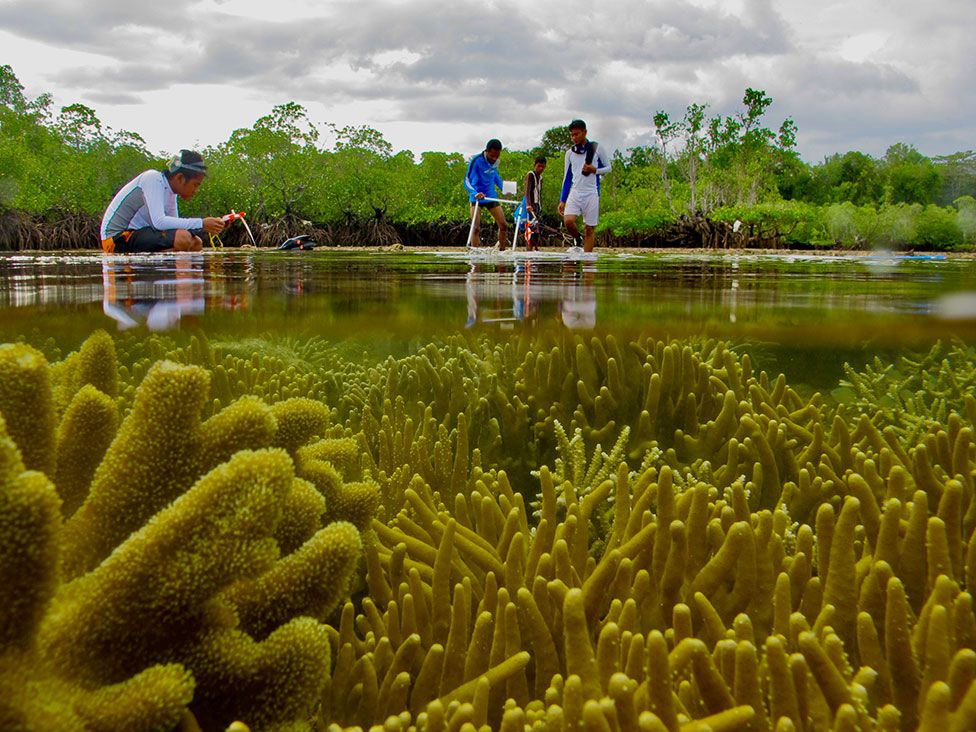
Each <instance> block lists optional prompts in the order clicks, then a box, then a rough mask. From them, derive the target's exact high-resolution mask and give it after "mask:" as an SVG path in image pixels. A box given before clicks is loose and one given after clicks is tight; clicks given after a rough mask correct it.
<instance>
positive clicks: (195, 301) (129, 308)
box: [102, 254, 206, 331]
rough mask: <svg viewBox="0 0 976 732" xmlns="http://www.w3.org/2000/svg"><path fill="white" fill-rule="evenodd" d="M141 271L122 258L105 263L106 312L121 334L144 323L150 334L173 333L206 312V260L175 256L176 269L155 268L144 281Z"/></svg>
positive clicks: (103, 285)
mask: <svg viewBox="0 0 976 732" xmlns="http://www.w3.org/2000/svg"><path fill="white" fill-rule="evenodd" d="M137 270H138V267H137V265H135V264H134V263H133V262H131V261H127V260H125V259H122V258H116V257H105V258H104V259H103V260H102V293H103V294H102V312H104V313H105V314H106V315H107V316H108V317H110V318H111V319H112V320H114V321H115V322H116V323H117V324H118V328H119V330H128V329H130V328H135V327H136V326H138V325H139V324H140V323H144V324H145V325H146V327H147V328H149V330H152V331H162V330H171V329H172V328H174V327H176V326H177V325H178V324H179V322H180V320H181V319H182V318H183V316H184V315H199V314H201V313H203V312H204V310H205V309H206V300H205V298H204V282H205V280H204V272H203V257H202V256H200V255H193V254H181V255H174V259H173V261H172V267H161V268H153V269H152V270H150V273H151V274H154V275H156V276H155V277H149V278H147V277H141V276H139V274H140V273H139V272H138V271H137Z"/></svg>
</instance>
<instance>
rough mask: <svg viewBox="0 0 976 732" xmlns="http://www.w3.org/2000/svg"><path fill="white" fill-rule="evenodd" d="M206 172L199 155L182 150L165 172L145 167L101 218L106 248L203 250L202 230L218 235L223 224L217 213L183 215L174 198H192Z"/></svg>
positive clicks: (110, 250) (124, 251)
mask: <svg viewBox="0 0 976 732" xmlns="http://www.w3.org/2000/svg"><path fill="white" fill-rule="evenodd" d="M206 174H207V166H206V165H204V163H203V156H202V155H200V153H197V152H193V151H192V150H180V152H179V154H178V155H174V156H173V158H172V159H171V160H170V161H169V163H168V164H167V166H166V170H164V171H159V170H147V171H145V172H143V173H140V174H139V175H137V176H136V177H135V178H133V179H132V180H130V181H129V182H128V183H126V184H125V185H124V186H122V189H121V190H120V191H119V192H118V193H116V194H115V198H113V199H112V202H111V203H110V204H109V205H108V208H107V209H105V214H104V215H103V216H102V226H101V231H100V238H101V241H102V251H103V252H105V253H106V254H111V253H113V252H116V253H119V254H131V253H135V252H167V251H174V250H175V251H183V252H199V251H200V250H201V249H202V248H203V240H202V239H201V238H200V234H201V233H202V232H204V231H206V232H207V233H210V234H218V233H220V231H221V230H222V229H223V228H224V222H223V220H222V219H220V218H219V217H216V216H208V217H206V218H187V219H184V218H180V212H179V208H178V205H177V200H176V199H177V196H179V197H180V198H182V199H183V200H184V201H189V200H190V199H191V198H193V196H194V195H195V194H196V192H197V189H198V188H199V187H200V184H201V183H202V182H203V178H204V176H206Z"/></svg>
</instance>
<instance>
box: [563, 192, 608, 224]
mask: <svg viewBox="0 0 976 732" xmlns="http://www.w3.org/2000/svg"><path fill="white" fill-rule="evenodd" d="M564 213H565V215H566V216H582V217H583V220H584V221H585V222H586V225H587V226H596V225H597V224H598V223H600V194H599V193H597V192H596V191H594V192H593V193H584V194H582V195H580V194H578V193H575V192H573V191H570V193H569V198H567V199H566V208H565V210H564Z"/></svg>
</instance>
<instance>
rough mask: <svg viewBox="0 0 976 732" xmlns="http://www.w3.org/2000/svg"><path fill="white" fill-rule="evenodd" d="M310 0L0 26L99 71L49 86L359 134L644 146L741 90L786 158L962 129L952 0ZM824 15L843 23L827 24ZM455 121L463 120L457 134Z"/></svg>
mask: <svg viewBox="0 0 976 732" xmlns="http://www.w3.org/2000/svg"><path fill="white" fill-rule="evenodd" d="M311 7H314V8H315V10H314V12H315V13H316V17H314V18H301V19H289V18H288V17H287V15H286V12H285V9H284V8H283V11H282V14H281V15H282V19H281V20H276V21H263V20H256V19H253V18H246V17H241V16H238V15H234V14H232V12H231V11H232V9H233V8H232V5H231V4H228V3H225V2H223V0H213V3H211V4H201V3H199V2H197V1H196V0H173V1H172V2H170V3H167V4H166V5H165V6H163V5H160V4H136V3H131V2H129V0H97V1H95V2H91V3H88V4H84V5H83V4H79V3H76V2H73V0H30V1H28V0H7V1H6V2H0V26H2V27H3V28H4V29H5V30H6V31H7V32H10V33H14V34H17V35H19V36H21V37H24V38H29V39H31V40H34V41H40V42H43V43H47V44H50V45H52V46H56V47H58V48H65V49H70V50H76V51H85V52H89V53H95V54H99V55H101V56H102V57H105V58H106V59H107V60H108V61H109V62H110V65H109V66H108V67H107V68H106V67H105V65H104V64H103V65H97V66H96V65H92V66H84V65H74V66H72V67H71V68H67V69H65V70H63V71H61V72H59V73H57V74H55V75H54V76H53V77H51V81H52V82H53V84H54V85H55V89H54V90H55V91H58V90H61V89H67V90H70V93H71V94H72V95H75V96H81V97H82V98H84V99H88V100H92V101H95V102H99V103H102V104H106V105H116V104H138V103H139V98H140V96H142V95H144V94H146V93H149V92H157V93H161V92H165V90H168V89H172V88H174V87H176V86H177V85H199V84H218V85H225V86H227V87H228V88H229V90H234V89H237V88H240V89H246V90H247V93H248V94H249V95H251V96H253V97H259V98H267V99H268V100H269V103H268V108H269V109H270V106H271V105H272V104H274V103H277V102H280V101H284V100H285V99H288V98H290V99H294V100H295V101H298V102H299V103H302V104H315V103H322V104H323V105H324V106H325V108H326V109H330V108H336V107H339V106H345V107H348V108H355V107H356V106H357V105H363V104H368V105H370V106H369V108H370V109H372V110H374V112H373V113H372V114H373V115H374V118H373V119H362V120H360V122H361V123H365V124H373V125H374V126H379V125H378V122H379V121H381V120H386V121H398V122H404V123H409V122H414V123H430V122H441V123H454V124H456V125H458V126H459V132H458V134H457V139H458V140H462V139H468V138H471V139H480V138H481V137H482V136H483V135H482V134H481V132H480V129H482V128H484V127H496V126H497V127H502V128H504V127H505V125H511V124H515V123H517V124H518V125H520V126H521V128H524V127H525V126H526V125H538V127H539V130H540V131H539V135H541V132H542V130H544V129H546V128H547V127H550V126H552V125H555V124H562V123H565V120H566V119H568V118H569V117H570V116H576V115H583V116H585V117H586V118H587V119H588V120H592V124H593V126H594V129H596V128H599V129H600V130H601V132H600V135H601V138H602V139H603V140H604V141H605V144H614V145H619V146H621V147H627V146H631V145H632V144H646V142H647V141H649V140H650V137H649V135H650V132H651V130H650V127H651V123H650V118H651V116H652V115H653V114H654V112H655V111H656V110H658V109H664V110H667V111H668V112H669V113H671V115H672V117H680V116H681V115H682V113H683V111H684V109H685V107H686V106H687V105H688V104H689V103H690V102H706V103H708V104H709V113H710V114H722V115H726V114H732V113H734V112H735V111H736V110H738V109H739V107H740V104H741V97H742V92H743V90H744V89H745V87H747V86H751V87H755V88H762V89H765V90H767V92H769V93H770V94H771V96H772V97H773V98H774V100H775V104H774V106H773V108H772V109H771V110H770V113H769V117H770V120H771V121H769V122H768V124H770V126H776V125H778V123H779V121H781V120H782V118H783V117H785V116H788V115H789V116H792V117H793V118H794V119H795V120H796V121H797V123H798V125H799V128H800V141H801V152H803V153H804V154H805V156H806V157H808V158H812V159H815V158H818V157H820V156H821V153H822V151H824V150H836V149H839V148H841V147H844V146H848V145H849V146H852V147H853V146H855V145H863V146H866V147H869V148H870V149H871V150H872V151H874V152H877V147H878V146H879V145H883V143H882V142H880V140H882V139H883V140H887V141H888V142H893V141H895V140H896V138H897V139H905V138H906V137H910V136H911V135H916V136H917V138H916V139H917V142H916V144H919V145H920V147H921V145H922V144H923V141H924V142H925V143H928V144H932V145H933V146H936V147H937V148H938V150H940V151H943V152H945V151H947V150H946V149H944V147H943V146H945V145H953V144H956V143H957V142H959V143H961V144H964V145H965V142H964V141H965V140H967V139H969V140H971V139H972V137H973V136H974V134H976V130H974V128H973V123H972V121H971V120H972V119H973V117H974V115H976V108H974V102H973V93H972V92H971V91H970V87H971V84H970V83H969V79H968V77H967V74H968V65H967V64H965V63H963V62H962V60H963V59H966V58H969V57H970V56H971V51H970V50H969V46H970V44H971V39H970V38H969V35H970V30H971V28H972V27H973V26H974V24H976V10H974V9H973V8H974V4H972V3H971V2H969V0H941V2H940V3H939V5H938V7H937V8H928V7H926V8H923V7H922V6H920V5H916V4H912V3H911V2H909V1H908V0H891V2H890V3H887V4H882V2H881V0H865V3H864V5H859V6H857V7H856V8H852V9H850V10H845V11H844V12H845V13H848V15H846V16H840V15H837V13H838V8H841V7H845V8H846V5H843V4H835V5H825V6H817V7H816V8H813V7H812V6H809V5H808V4H807V3H806V2H805V0H777V2H775V3H774V2H773V0H742V2H741V3H740V4H739V5H738V7H737V9H734V10H730V9H728V7H727V6H726V5H724V4H720V3H718V2H715V3H714V4H713V5H712V6H711V7H703V6H702V4H701V3H700V2H695V3H693V2H691V0H603V2H601V3H599V4H596V3H592V2H591V0H564V1H563V2H560V3H556V2H540V3H535V4H525V3H519V2H515V1H514V0H499V1H497V2H491V3H479V4H477V5H472V4H469V3H454V4H444V3H443V2H441V0H412V1H411V2H409V3H407V2H389V0H357V1H356V2H352V1H342V2H329V3H323V4H321V6H311ZM811 19H812V20H813V21H815V22H816V24H817V33H812V32H811V29H810V27H808V23H809V22H811ZM841 21H843V22H846V23H847V24H848V25H849V27H848V28H846V30H838V29H837V28H834V27H833V26H832V25H831V23H834V24H836V23H838V22H841ZM875 28H876V29H877V30H878V31H879V33H883V34H884V35H885V37H886V39H887V40H886V45H885V46H883V47H882V48H881V49H879V51H878V52H877V53H876V54H868V55H866V57H865V58H864V60H862V61H857V60H849V59H847V60H845V59H844V58H842V57H841V56H840V55H838V53H837V47H836V46H837V45H839V44H841V43H842V42H843V39H844V34H845V33H847V34H848V35H849V34H857V33H860V32H863V31H865V30H871V29H875ZM831 43H833V44H835V46H834V47H832V46H831V45H830V44H831ZM181 44H182V45H181ZM398 54H404V55H405V56H406V57H408V58H409V59H415V60H403V59H400V58H399V57H398ZM16 70H17V69H16V66H15V71H16ZM377 109H382V111H381V112H378V113H377V112H376V111H375V110H377ZM926 111H927V112H928V115H926V114H925V112H926ZM249 122H250V120H243V119H242V120H235V124H238V125H240V124H248V123H249ZM465 125H476V126H478V129H476V130H475V131H473V132H471V133H470V134H468V133H467V132H466V131H465V132H461V131H460V127H461V126H465ZM522 134H524V133H522ZM533 142H534V140H533ZM969 146H971V142H970V143H969Z"/></svg>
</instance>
